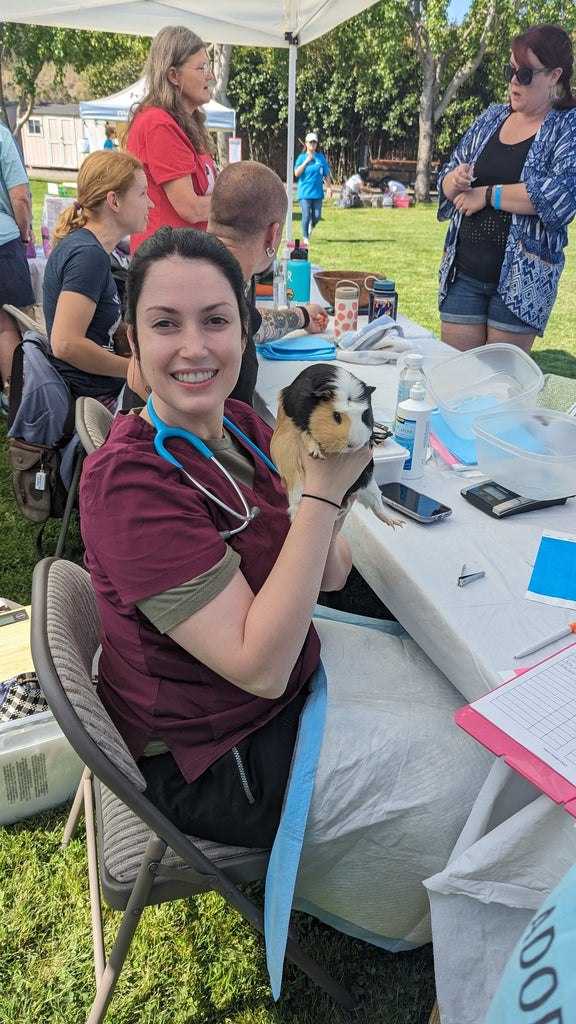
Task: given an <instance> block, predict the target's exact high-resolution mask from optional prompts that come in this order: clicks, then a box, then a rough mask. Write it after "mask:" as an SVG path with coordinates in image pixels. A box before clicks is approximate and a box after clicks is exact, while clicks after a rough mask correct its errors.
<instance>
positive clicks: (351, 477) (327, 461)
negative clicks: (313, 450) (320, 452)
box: [298, 438, 372, 506]
mask: <svg viewBox="0 0 576 1024" xmlns="http://www.w3.org/2000/svg"><path fill="white" fill-rule="evenodd" d="M298 447H299V450H300V458H301V460H302V467H303V469H304V487H303V491H304V493H305V494H312V495H315V496H316V497H318V498H324V499H326V501H332V502H334V503H335V504H336V505H338V506H339V505H341V504H342V501H343V498H344V495H345V494H346V491H347V490H348V489H349V488H350V487H352V486H353V484H354V483H355V482H356V481H357V480H358V477H359V476H360V475H361V473H362V471H363V470H364V469H366V466H367V465H368V464H369V463H370V461H371V459H372V449H371V447H370V445H369V444H365V445H363V446H362V447H361V448H357V449H356V451H352V452H338V453H335V454H326V455H324V456H323V458H320V459H318V458H314V456H313V455H311V454H310V452H309V451H308V449H307V447H306V445H305V444H304V443H303V442H302V441H301V440H300V438H299V439H298Z"/></svg>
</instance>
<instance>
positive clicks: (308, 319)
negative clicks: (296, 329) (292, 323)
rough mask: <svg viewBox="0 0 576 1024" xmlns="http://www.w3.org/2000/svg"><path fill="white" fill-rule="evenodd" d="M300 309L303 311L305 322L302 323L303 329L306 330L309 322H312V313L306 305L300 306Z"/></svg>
mask: <svg viewBox="0 0 576 1024" xmlns="http://www.w3.org/2000/svg"><path fill="white" fill-rule="evenodd" d="M298 309H299V310H300V312H301V313H302V316H303V317H304V323H303V324H302V329H303V330H304V331H305V330H306V328H307V327H308V324H309V323H310V313H309V312H308V310H307V309H306V306H298Z"/></svg>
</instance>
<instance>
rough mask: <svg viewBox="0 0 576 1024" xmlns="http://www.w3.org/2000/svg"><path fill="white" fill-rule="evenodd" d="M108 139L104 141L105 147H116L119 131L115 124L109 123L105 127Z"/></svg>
mask: <svg viewBox="0 0 576 1024" xmlns="http://www.w3.org/2000/svg"><path fill="white" fill-rule="evenodd" d="M104 134H105V136H106V141H105V142H104V146H103V147H102V148H103V149H116V148H117V146H118V142H117V132H116V129H115V127H114V125H113V124H107V125H106V127H105V129H104Z"/></svg>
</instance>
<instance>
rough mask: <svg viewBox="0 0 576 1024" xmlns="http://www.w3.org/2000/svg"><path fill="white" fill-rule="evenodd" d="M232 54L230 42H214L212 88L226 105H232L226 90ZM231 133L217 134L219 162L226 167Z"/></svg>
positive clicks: (215, 95)
mask: <svg viewBox="0 0 576 1024" xmlns="http://www.w3.org/2000/svg"><path fill="white" fill-rule="evenodd" d="M231 56H232V47H231V46H230V45H229V44H221V43H214V47H213V63H214V86H213V89H212V96H213V98H214V99H215V100H216V102H217V103H222V105H223V106H224V107H230V106H231V104H230V101H229V99H228V96H227V93H226V90H227V88H228V79H229V77H230V57H231ZM231 135H232V132H217V134H216V144H217V146H218V164H219V166H220V167H225V166H226V164H227V163H228V139H229V138H230V137H231Z"/></svg>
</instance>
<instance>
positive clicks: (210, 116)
mask: <svg viewBox="0 0 576 1024" xmlns="http://www.w3.org/2000/svg"><path fill="white" fill-rule="evenodd" d="M145 93H146V79H145V78H140V79H138V81H137V82H134V85H129V86H128V88H127V89H122V90H121V92H115V93H113V94H112V96H104V98H103V99H101V100H86V101H84V102H82V103H80V117H81V118H82V120H83V121H88V120H91V121H127V120H128V115H129V113H130V107H131V106H132V104H133V103H137V102H138V101H139V100H141V99H142V97H143V96H144V95H145ZM202 109H203V111H204V113H205V114H206V124H207V126H208V128H211V129H212V130H213V131H223V132H234V131H235V130H236V113H235V111H234V110H232V109H231V107H225V106H223V104H222V103H217V102H216V100H210V102H209V103H205V104H204V106H203V107H202Z"/></svg>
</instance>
